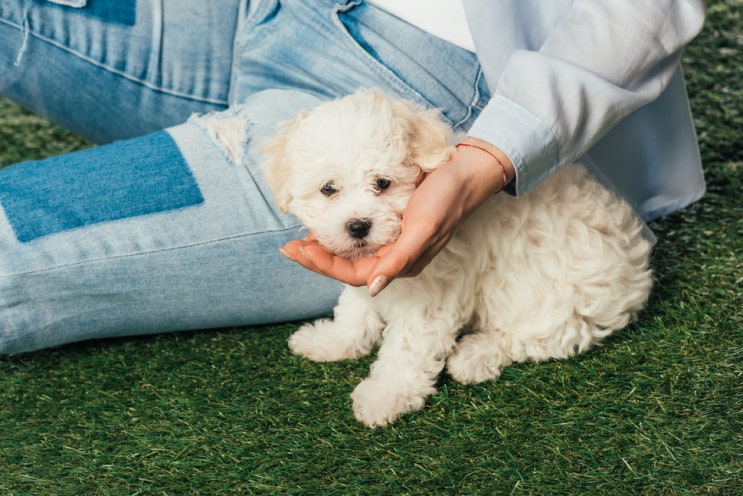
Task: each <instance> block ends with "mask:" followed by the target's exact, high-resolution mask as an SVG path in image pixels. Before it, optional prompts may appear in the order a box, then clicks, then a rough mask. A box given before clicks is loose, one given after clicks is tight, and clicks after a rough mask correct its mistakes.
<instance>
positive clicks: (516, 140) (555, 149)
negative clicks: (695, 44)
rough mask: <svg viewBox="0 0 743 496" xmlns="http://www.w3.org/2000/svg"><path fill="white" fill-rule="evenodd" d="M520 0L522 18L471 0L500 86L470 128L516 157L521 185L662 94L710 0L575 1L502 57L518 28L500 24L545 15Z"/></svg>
mask: <svg viewBox="0 0 743 496" xmlns="http://www.w3.org/2000/svg"><path fill="white" fill-rule="evenodd" d="M511 3H513V4H514V5H512V6H511V7H510V8H509V9H505V10H509V11H513V12H514V14H513V15H514V16H518V17H519V18H517V19H515V22H511V19H500V20H499V19H498V18H496V14H499V12H498V11H497V9H493V8H490V9H488V8H482V7H479V5H482V4H481V3H480V2H477V1H469V2H466V5H467V7H468V14H470V15H469V16H468V20H469V22H470V25H471V28H472V31H473V37H474V38H475V42H476V44H477V48H478V54H479V57H480V60H481V61H482V65H483V68H484V71H485V74H486V77H487V79H488V82H489V84H490V86H491V88H493V96H492V98H491V100H490V101H489V103H488V105H487V106H486V108H485V109H484V110H483V112H482V114H481V115H480V116H479V118H478V119H477V121H476V122H475V124H474V125H473V126H472V128H471V129H470V130H469V134H470V136H474V137H477V138H480V139H482V140H485V141H488V142H490V143H494V144H496V145H498V146H499V147H500V148H501V149H502V150H503V151H504V152H505V153H506V154H507V155H508V156H509V157H510V158H511V160H512V161H513V163H514V166H515V167H516V171H517V180H516V181H515V183H514V184H513V185H512V191H513V192H515V193H517V194H521V193H524V192H526V191H528V190H529V189H531V188H532V187H534V186H535V185H537V184H538V183H539V182H540V181H541V180H543V179H544V178H545V177H546V176H547V175H549V173H550V172H552V171H553V170H555V169H556V168H557V167H559V166H560V165H562V164H564V163H568V162H571V161H574V160H575V159H576V158H578V157H580V156H581V155H582V154H583V153H585V152H586V151H587V150H588V149H589V148H590V147H591V146H592V145H593V144H594V143H596V141H598V139H599V138H601V137H602V136H603V135H604V134H605V133H606V132H607V131H608V130H610V129H611V128H612V127H613V126H614V125H615V124H616V123H617V122H619V121H620V120H621V119H622V118H624V117H625V116H627V115H628V114H630V113H631V112H633V111H634V110H636V109H637V108H639V107H641V106H643V105H645V104H647V103H649V102H651V101H653V100H654V99H656V98H657V97H658V96H659V95H660V94H661V93H662V91H663V90H664V89H665V87H666V86H667V84H668V82H669V81H670V79H671V77H672V76H673V73H674V71H675V70H676V67H677V65H678V62H679V59H680V56H681V52H682V50H683V48H684V46H685V45H686V44H687V43H688V42H689V41H691V39H693V38H694V36H696V34H697V33H698V32H699V30H700V29H701V27H702V24H703V22H704V5H703V3H702V1H701V0H678V1H675V0H653V1H648V2H617V1H615V0H576V1H575V2H573V3H572V5H571V6H570V8H569V9H567V11H566V12H565V13H564V15H562V17H561V18H560V19H559V22H557V23H556V24H555V25H554V27H552V28H550V30H549V33H548V34H547V35H546V36H545V37H544V39H543V40H540V43H541V44H540V45H539V46H538V47H536V48H538V50H528V49H517V50H515V51H514V52H513V53H511V54H510V55H509V56H508V58H506V59H503V58H502V56H500V57H499V55H500V54H499V53H498V50H499V49H498V44H502V43H505V42H506V39H507V37H509V36H510V37H513V38H515V37H517V36H518V35H516V34H510V35H509V34H508V33H506V34H504V35H502V36H503V37H501V34H500V33H497V32H496V33H493V30H492V26H498V25H501V24H504V23H511V24H518V23H519V21H520V20H521V22H523V19H530V18H531V19H538V18H539V15H538V13H537V12H536V11H535V10H536V9H542V8H544V7H543V4H542V3H540V2H529V1H527V2H524V1H523V0H521V1H520V2H518V1H514V2H511ZM532 4H533V5H532ZM535 22H536V21H535ZM488 29H490V31H488ZM535 36H536V35H535ZM527 44H528V43H527Z"/></svg>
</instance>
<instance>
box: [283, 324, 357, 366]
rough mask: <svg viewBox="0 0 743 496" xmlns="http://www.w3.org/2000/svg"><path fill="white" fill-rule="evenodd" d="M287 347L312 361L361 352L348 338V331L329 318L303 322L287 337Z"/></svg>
mask: <svg viewBox="0 0 743 496" xmlns="http://www.w3.org/2000/svg"><path fill="white" fill-rule="evenodd" d="M289 348H290V349H291V350H292V351H293V352H294V353H295V354H297V355H300V356H303V357H304V358H307V359H309V360H312V361H314V362H337V361H339V360H347V359H350V358H358V357H359V356H361V355H362V354H363V353H361V350H359V349H357V347H356V346H355V345H354V343H353V342H349V340H348V332H346V331H345V330H343V329H339V328H338V326H337V325H336V323H335V322H333V321H332V320H330V319H321V320H316V321H315V322H313V323H311V324H305V325H303V326H302V327H300V328H299V330H298V331H297V332H295V333H294V334H292V336H291V337H290V338H289Z"/></svg>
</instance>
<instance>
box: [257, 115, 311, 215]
mask: <svg viewBox="0 0 743 496" xmlns="http://www.w3.org/2000/svg"><path fill="white" fill-rule="evenodd" d="M308 114H309V112H308V111H307V110H303V111H301V112H300V113H299V114H298V115H297V116H296V117H295V118H294V119H292V120H290V121H286V122H283V123H281V124H280V125H279V129H278V131H277V133H276V135H275V136H274V137H273V138H271V139H270V140H268V141H267V142H266V143H265V144H264V145H263V146H262V147H261V151H263V153H265V154H266V161H265V162H263V164H262V165H261V168H262V170H263V178H264V179H265V181H266V184H267V185H268V187H269V188H270V189H271V191H272V192H273V196H274V200H275V201H276V205H277V206H278V207H279V210H281V211H282V212H283V213H287V212H288V209H289V202H290V201H291V199H292V196H291V192H290V191H289V176H290V175H291V165H290V160H289V156H288V153H287V144H288V143H289V135H290V134H291V133H292V131H293V130H294V129H296V128H297V126H299V124H300V123H301V122H302V121H303V120H304V119H305V118H306V117H307V115H308Z"/></svg>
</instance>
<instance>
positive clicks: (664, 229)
mask: <svg viewBox="0 0 743 496" xmlns="http://www.w3.org/2000/svg"><path fill="white" fill-rule="evenodd" d="M707 9H708V12H709V17H708V24H707V27H706V28H705V30H704V32H703V34H702V35H701V36H700V38H699V39H698V40H696V41H695V42H694V44H693V45H692V46H691V47H690V48H689V49H688V51H687V53H686V55H685V57H684V60H685V65H686V72H687V78H688V83H689V91H690V94H691V97H692V105H693V110H694V114H695V118H696V124H697V127H698V130H699V135H700V140H701V146H702V154H703V158H704V162H705V168H706V173H707V178H708V190H709V192H708V194H707V195H706V197H705V198H704V199H703V200H702V201H701V202H699V203H698V204H696V205H694V206H693V207H691V208H688V209H686V210H684V211H683V212H680V213H678V214H675V215H673V216H670V217H668V218H666V219H663V220H662V221H660V222H657V223H655V224H654V225H653V228H654V229H655V230H656V232H657V233H658V234H659V237H660V242H659V243H658V246H657V248H656V250H655V253H654V256H653V261H652V264H653V267H654V269H655V273H656V279H657V282H656V286H655V290H654V292H653V295H652V297H651V301H650V303H649V305H648V308H647V310H646V311H645V312H644V313H643V314H642V316H641V318H640V320H639V321H638V322H637V323H636V324H635V325H633V326H631V327H630V328H628V329H627V330H626V331H625V332H623V333H621V334H619V335H616V336H614V337H612V338H611V339H609V340H608V341H607V342H606V344H605V346H603V347H601V348H599V349H596V350H594V351H592V352H589V353H587V354H585V355H582V356H580V357H577V358H575V359H571V360H565V361H554V362H549V363H545V364H538V365H534V364H526V365H517V366H514V367H510V368H508V369H506V370H505V371H504V373H503V376H502V378H501V379H500V380H499V381H498V382H497V383H494V384H485V385H479V386H462V385H459V384H456V383H453V382H451V381H448V380H443V381H442V384H441V388H440V392H439V393H438V394H436V395H435V396H433V397H432V398H431V399H430V400H429V402H428V405H427V406H426V408H425V409H424V410H423V411H421V412H417V413H414V414H412V415H409V416H407V417H405V418H403V419H402V420H400V421H399V422H397V423H395V424H394V425H393V426H392V427H390V428H386V429H378V430H368V429H366V428H364V427H362V426H361V425H360V424H358V423H356V421H355V420H353V417H352V415H351V410H350V399H349V397H348V394H349V393H350V392H351V390H352V389H353V387H354V386H355V384H356V383H358V382H359V381H360V380H361V379H362V378H363V377H364V375H365V374H366V371H367V369H368V366H369V364H370V360H371V359H368V358H367V359H364V360H360V361H353V362H344V363H336V364H315V363H310V362H307V361H305V360H302V359H299V358H297V357H295V356H293V355H292V354H291V353H290V352H289V351H288V349H287V347H286V339H287V337H288V336H289V335H290V333H291V332H292V331H293V330H294V329H295V326H294V325H281V326H268V327H256V328H239V329H225V330H221V331H204V332H192V333H181V334H171V335H161V336H154V337H144V338H132V339H121V340H108V341H96V342H89V343H82V344H76V345H71V346H66V347H63V348H60V349H56V350H47V351H41V352H37V353H31V354H25V355H20V356H13V357H0V494H3V495H5V494H11V495H16V494H17V495H35V494H38V495H57V494H60V495H88V494H105V495H109V494H112V495H119V494H121V495H125V494H147V495H149V494H152V495H166V494H168V495H189V494H210V495H221V494H373V495H376V494H537V495H550V494H555V495H558V494H559V495H562V494H607V495H614V494H630V495H632V494H650V495H677V494H678V495H687V494H688V495H692V494H693V495H697V494H719V495H735V494H743V489H741V488H743V387H742V384H743V364H742V349H743V331H742V330H741V325H742V324H743V302H742V301H741V296H740V293H741V289H742V286H743V284H742V282H743V267H742V264H741V260H742V259H743V90H742V89H741V85H740V84H739V81H741V80H743V63H742V62H741V61H743V49H742V45H743V29H742V27H743V19H741V11H743V2H741V1H740V0H727V1H719V0H718V1H709V2H708V3H707ZM85 146H88V145H87V144H86V143H84V142H83V141H81V140H79V139H77V138H75V137H73V136H71V135H69V134H68V133H65V132H64V131H62V130H60V129H58V128H56V127H54V126H52V125H50V124H48V123H46V122H44V121H43V120H41V119H38V118H35V117H33V116H30V115H28V114H27V113H24V112H22V111H21V110H20V109H18V108H17V107H15V106H13V105H12V104H10V103H8V102H7V101H5V100H0V165H7V164H10V163H13V162H17V161H21V160H25V159H29V158H38V157H41V156H46V155H52V154H57V153H62V152H66V151H70V150H73V149H78V148H82V147H85Z"/></svg>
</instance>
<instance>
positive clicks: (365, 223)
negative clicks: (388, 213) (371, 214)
mask: <svg viewBox="0 0 743 496" xmlns="http://www.w3.org/2000/svg"><path fill="white" fill-rule="evenodd" d="M371 226H372V223H371V221H370V220H369V219H354V220H351V221H348V223H347V224H346V231H348V234H350V235H351V236H353V237H354V238H356V239H362V238H365V237H366V236H367V235H368V234H369V230H370V229H371Z"/></svg>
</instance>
